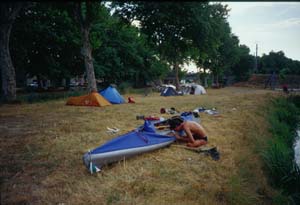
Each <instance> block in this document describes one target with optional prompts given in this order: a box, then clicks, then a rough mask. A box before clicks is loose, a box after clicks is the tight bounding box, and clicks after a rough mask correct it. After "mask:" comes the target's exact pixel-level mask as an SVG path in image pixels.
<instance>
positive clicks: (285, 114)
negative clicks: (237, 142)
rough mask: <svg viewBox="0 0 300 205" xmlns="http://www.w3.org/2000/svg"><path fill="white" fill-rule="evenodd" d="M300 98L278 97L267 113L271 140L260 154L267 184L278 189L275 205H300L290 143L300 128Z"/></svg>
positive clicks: (298, 175) (299, 174) (298, 173)
mask: <svg viewBox="0 0 300 205" xmlns="http://www.w3.org/2000/svg"><path fill="white" fill-rule="evenodd" d="M299 101H300V98H299V97H297V98H296V99H295V98H292V97H290V98H278V99H276V100H274V101H273V103H272V105H271V108H270V110H269V115H268V116H269V117H268V121H269V123H270V131H271V133H272V138H271V139H270V140H269V141H268V143H267V146H266V148H265V149H264V151H262V153H261V154H262V157H263V159H264V162H265V167H266V171H267V173H268V174H269V180H270V183H271V184H272V185H273V186H274V187H276V188H278V189H280V190H281V194H279V195H278V196H277V197H276V199H274V203H275V204H282V202H284V203H285V204H299V203H300V171H299V167H298V166H297V165H296V163H295V160H294V148H293V143H294V141H295V137H296V129H297V127H298V125H299V107H297V105H300V103H299Z"/></svg>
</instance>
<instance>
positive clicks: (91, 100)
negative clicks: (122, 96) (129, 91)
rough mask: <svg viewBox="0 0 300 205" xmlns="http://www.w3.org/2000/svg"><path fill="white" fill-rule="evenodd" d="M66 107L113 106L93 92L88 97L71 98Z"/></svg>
mask: <svg viewBox="0 0 300 205" xmlns="http://www.w3.org/2000/svg"><path fill="white" fill-rule="evenodd" d="M66 105H75V106H96V107H103V106H107V105H111V103H110V102H108V101H107V100H106V99H105V98H104V97H103V96H101V95H100V94H99V93H97V92H92V93H90V94H88V95H82V96H78V97H70V98H69V99H68V100H67V103H66Z"/></svg>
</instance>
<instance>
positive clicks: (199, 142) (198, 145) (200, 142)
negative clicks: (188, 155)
mask: <svg viewBox="0 0 300 205" xmlns="http://www.w3.org/2000/svg"><path fill="white" fill-rule="evenodd" d="M205 144H207V142H206V141H205V140H195V142H194V143H187V146H188V147H200V146H202V145H205Z"/></svg>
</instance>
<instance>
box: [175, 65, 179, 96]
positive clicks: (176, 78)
mask: <svg viewBox="0 0 300 205" xmlns="http://www.w3.org/2000/svg"><path fill="white" fill-rule="evenodd" d="M174 70H175V86H176V90H177V91H178V90H179V88H180V85H179V76H178V74H179V65H178V63H177V62H175V63H174Z"/></svg>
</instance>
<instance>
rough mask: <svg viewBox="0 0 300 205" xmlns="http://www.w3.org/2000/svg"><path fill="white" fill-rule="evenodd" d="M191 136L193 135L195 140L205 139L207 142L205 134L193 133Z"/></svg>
mask: <svg viewBox="0 0 300 205" xmlns="http://www.w3.org/2000/svg"><path fill="white" fill-rule="evenodd" d="M193 137H194V139H195V140H205V141H206V142H207V136H205V137H201V136H199V135H193Z"/></svg>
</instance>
